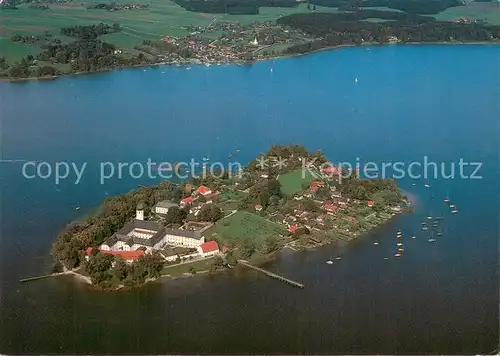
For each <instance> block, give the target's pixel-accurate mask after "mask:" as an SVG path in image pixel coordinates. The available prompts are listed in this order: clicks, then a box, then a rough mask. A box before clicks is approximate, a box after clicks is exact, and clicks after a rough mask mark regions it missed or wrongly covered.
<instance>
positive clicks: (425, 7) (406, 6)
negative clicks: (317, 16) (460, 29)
mask: <svg viewBox="0 0 500 356" xmlns="http://www.w3.org/2000/svg"><path fill="white" fill-rule="evenodd" d="M310 2H311V4H316V5H321V6H327V7H338V8H339V9H340V10H355V9H358V7H359V6H360V4H362V5H361V6H362V7H363V8H368V7H388V8H391V9H396V10H401V11H404V12H407V13H414V14H437V13H439V12H441V11H444V10H446V9H447V8H449V7H454V6H461V5H463V4H464V3H463V1H462V0H364V1H359V0H310Z"/></svg>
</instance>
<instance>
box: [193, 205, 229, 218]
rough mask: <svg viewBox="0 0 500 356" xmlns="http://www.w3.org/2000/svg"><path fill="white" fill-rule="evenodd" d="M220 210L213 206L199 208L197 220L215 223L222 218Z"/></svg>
mask: <svg viewBox="0 0 500 356" xmlns="http://www.w3.org/2000/svg"><path fill="white" fill-rule="evenodd" d="M223 215H224V214H223V212H222V209H221V208H219V207H218V206H217V205H215V204H205V205H203V206H202V207H201V209H200V212H199V214H198V220H200V221H210V222H216V221H218V220H220V219H221V218H222V216H223Z"/></svg>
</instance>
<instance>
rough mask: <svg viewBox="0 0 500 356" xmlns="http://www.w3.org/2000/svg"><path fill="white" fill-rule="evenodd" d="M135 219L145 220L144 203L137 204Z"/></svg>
mask: <svg viewBox="0 0 500 356" xmlns="http://www.w3.org/2000/svg"><path fill="white" fill-rule="evenodd" d="M135 219H136V220H144V205H143V204H142V203H139V204H137V208H136V209H135Z"/></svg>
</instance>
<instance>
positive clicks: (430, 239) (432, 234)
mask: <svg viewBox="0 0 500 356" xmlns="http://www.w3.org/2000/svg"><path fill="white" fill-rule="evenodd" d="M427 241H429V242H434V241H436V239H435V238H434V233H433V232H432V231H431V235H430V237H429V239H428V240H427Z"/></svg>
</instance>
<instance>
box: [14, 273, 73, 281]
mask: <svg viewBox="0 0 500 356" xmlns="http://www.w3.org/2000/svg"><path fill="white" fill-rule="evenodd" d="M63 274H67V273H66V272H57V273H50V274H44V275H43V276H36V277H27V278H23V279H21V280H19V282H20V283H24V282H31V281H37V280H39V279H45V278H49V277H55V276H62V275H63Z"/></svg>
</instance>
